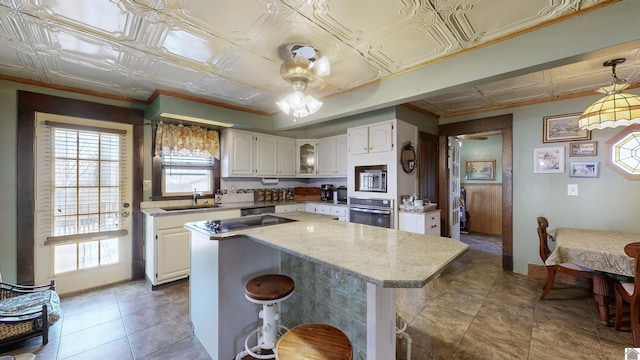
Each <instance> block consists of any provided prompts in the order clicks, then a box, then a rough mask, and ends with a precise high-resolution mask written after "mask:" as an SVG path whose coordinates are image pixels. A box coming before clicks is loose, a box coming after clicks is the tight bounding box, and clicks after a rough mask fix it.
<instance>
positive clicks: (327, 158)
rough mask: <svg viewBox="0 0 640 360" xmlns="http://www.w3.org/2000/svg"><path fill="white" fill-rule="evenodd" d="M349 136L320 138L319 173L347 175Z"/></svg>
mask: <svg viewBox="0 0 640 360" xmlns="http://www.w3.org/2000/svg"><path fill="white" fill-rule="evenodd" d="M346 154H347V136H346V135H339V136H332V137H328V138H323V139H320V140H318V175H320V176H346V175H347V156H346Z"/></svg>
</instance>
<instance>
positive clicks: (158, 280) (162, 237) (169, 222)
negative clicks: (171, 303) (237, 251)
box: [145, 210, 240, 286]
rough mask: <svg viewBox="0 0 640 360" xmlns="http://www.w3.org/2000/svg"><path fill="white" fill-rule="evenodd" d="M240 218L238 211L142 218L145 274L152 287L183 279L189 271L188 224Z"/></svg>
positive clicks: (147, 216)
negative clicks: (143, 219)
mask: <svg viewBox="0 0 640 360" xmlns="http://www.w3.org/2000/svg"><path fill="white" fill-rule="evenodd" d="M234 217H240V210H229V211H210V212H197V213H192V214H184V213H182V214H176V215H168V216H151V215H146V216H145V273H146V275H147V278H148V279H149V281H151V285H152V286H157V285H160V284H164V283H167V282H171V281H175V280H180V279H184V278H186V277H188V276H189V271H190V265H191V264H190V255H189V254H190V249H189V247H190V232H189V230H187V229H185V228H184V224H185V223H188V222H192V221H202V220H220V219H229V218H234Z"/></svg>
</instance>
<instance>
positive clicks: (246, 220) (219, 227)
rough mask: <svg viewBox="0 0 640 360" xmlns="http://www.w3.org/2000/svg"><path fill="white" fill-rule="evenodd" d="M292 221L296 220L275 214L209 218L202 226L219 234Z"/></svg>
mask: <svg viewBox="0 0 640 360" xmlns="http://www.w3.org/2000/svg"><path fill="white" fill-rule="evenodd" d="M292 221H296V220H291V219H285V218H281V217H278V216H273V215H257V216H245V217H239V218H233V219H224V220H207V221H203V222H202V226H203V227H204V228H205V229H207V230H208V231H210V232H212V233H215V234H218V233H224V232H229V231H235V230H240V229H249V228H254V227H261V226H269V225H278V224H285V223H289V222H292Z"/></svg>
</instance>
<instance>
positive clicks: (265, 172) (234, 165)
mask: <svg viewBox="0 0 640 360" xmlns="http://www.w3.org/2000/svg"><path fill="white" fill-rule="evenodd" d="M347 143H348V139H347V135H338V136H331V137H328V138H323V139H319V140H316V139H311V140H296V139H291V138H286V137H280V136H273V135H267V134H260V133H254V132H250V131H244V130H236V129H226V130H224V131H223V133H222V160H221V175H222V177H234V176H235V177H247V176H249V177H251V176H255V177H262V176H278V177H316V176H332V177H336V176H340V177H343V176H347V156H346V154H347V147H348V144H347Z"/></svg>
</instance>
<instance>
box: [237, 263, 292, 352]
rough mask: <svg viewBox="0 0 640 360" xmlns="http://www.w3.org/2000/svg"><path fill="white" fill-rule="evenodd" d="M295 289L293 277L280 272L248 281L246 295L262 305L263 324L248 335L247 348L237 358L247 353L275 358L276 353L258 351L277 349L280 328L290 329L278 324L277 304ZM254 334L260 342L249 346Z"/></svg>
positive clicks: (260, 315) (261, 316) (245, 343)
mask: <svg viewBox="0 0 640 360" xmlns="http://www.w3.org/2000/svg"><path fill="white" fill-rule="evenodd" d="M293 289H294V283H293V279H291V278H290V277H288V276H286V275H280V274H269V275H262V276H258V277H256V278H253V279H251V280H249V282H247V285H246V286H245V294H244V296H245V297H246V298H247V300H249V301H251V302H252V303H254V304H259V305H262V310H261V311H260V314H259V317H260V318H261V319H262V326H261V327H258V328H257V329H255V330H254V331H252V332H251V333H249V335H247V338H246V339H245V341H244V348H245V349H244V350H243V351H241V352H239V353H238V354H237V355H236V360H241V359H242V358H243V357H245V356H247V355H250V356H252V357H254V358H257V359H274V358H275V357H276V355H275V353H273V354H258V352H261V351H262V350H271V351H273V350H274V349H275V346H276V338H277V335H278V328H281V329H284V330H289V329H287V328H286V327H284V326H282V325H277V324H276V322H277V321H278V320H280V313H278V312H277V310H278V309H277V305H278V304H279V303H280V302H282V301H284V300H286V299H287V298H289V296H291V294H293ZM253 334H256V335H257V339H258V344H257V345H256V346H253V347H251V348H249V338H250V337H251V336H252V335H253Z"/></svg>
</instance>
